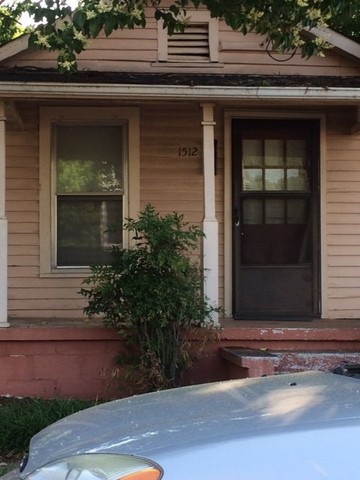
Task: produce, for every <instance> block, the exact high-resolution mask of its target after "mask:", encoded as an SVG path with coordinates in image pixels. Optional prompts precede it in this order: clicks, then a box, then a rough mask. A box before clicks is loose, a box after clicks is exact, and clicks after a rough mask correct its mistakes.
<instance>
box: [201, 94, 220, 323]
mask: <svg viewBox="0 0 360 480" xmlns="http://www.w3.org/2000/svg"><path fill="white" fill-rule="evenodd" d="M201 107H202V110H203V120H202V122H201V125H202V127H203V169H204V218H203V222H202V228H203V232H204V234H205V237H204V239H203V268H204V295H205V296H206V297H207V298H208V300H209V302H210V304H211V305H213V306H218V304H219V267H218V264H219V245H218V243H219V239H218V238H219V237H218V221H217V219H216V213H215V146H214V127H215V122H214V105H213V104H211V103H203V104H201ZM218 317H219V316H218V314H217V313H216V312H214V313H213V315H212V320H213V321H214V322H215V323H217V322H218V321H219V318H218Z"/></svg>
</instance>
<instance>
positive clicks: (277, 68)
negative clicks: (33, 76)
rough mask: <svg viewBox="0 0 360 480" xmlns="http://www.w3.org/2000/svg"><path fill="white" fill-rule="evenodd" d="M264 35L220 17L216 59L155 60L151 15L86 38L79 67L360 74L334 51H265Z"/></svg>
mask: <svg viewBox="0 0 360 480" xmlns="http://www.w3.org/2000/svg"><path fill="white" fill-rule="evenodd" d="M265 43H266V42H265V38H264V37H262V36H260V35H256V34H248V35H246V36H243V35H242V34H240V33H239V32H233V31H232V30H231V29H230V28H229V27H227V25H226V24H225V23H224V22H219V44H218V49H219V62H217V63H208V64H197V65H194V64H191V63H188V64H186V65H184V64H181V66H179V65H176V64H172V63H167V62H163V63H161V62H158V27H157V23H156V22H155V20H153V19H151V18H150V20H149V21H148V24H147V27H146V28H145V29H142V28H135V29H134V30H120V31H116V32H114V33H113V34H112V35H111V36H110V37H108V38H105V37H101V38H98V39H96V40H94V41H91V42H89V44H88V49H87V51H85V52H84V53H82V54H81V55H80V56H79V60H78V65H79V68H80V69H85V70H96V71H114V72H118V71H119V72H120V71H122V72H146V73H150V72H152V73H158V72H161V73H165V72H184V71H186V72H197V73H221V74H230V73H238V74H239V73H241V74H251V75H254V74H268V75H269V74H270V75H281V74H284V75H304V74H306V75H343V76H347V75H358V66H357V65H356V64H355V63H354V62H352V61H350V60H347V59H345V58H342V57H341V56H339V55H337V54H335V53H334V52H332V51H329V52H327V55H326V58H320V57H313V58H310V59H307V60H306V59H304V58H301V55H300V54H299V53H296V54H295V55H294V56H293V57H292V56H291V54H290V55H289V54H274V55H273V58H271V57H270V56H269V55H268V54H267V53H266V44H265ZM54 58H55V56H54V54H52V53H48V52H45V51H26V52H22V53H20V54H18V55H16V56H14V57H12V58H11V59H9V60H8V61H6V62H4V64H5V65H7V66H19V67H24V66H33V65H35V64H36V65H37V66H38V67H39V68H51V67H55V66H56V65H55V61H54Z"/></svg>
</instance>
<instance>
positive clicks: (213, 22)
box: [158, 10, 219, 66]
mask: <svg viewBox="0 0 360 480" xmlns="http://www.w3.org/2000/svg"><path fill="white" fill-rule="evenodd" d="M187 14H188V17H187V18H188V19H189V23H190V24H191V23H196V24H198V23H207V24H208V32H209V60H208V61H205V60H204V61H199V60H191V58H189V60H186V61H182V62H177V61H173V60H169V58H168V38H169V36H168V30H167V28H164V24H163V22H162V21H159V22H158V61H159V62H166V63H168V64H171V65H172V66H183V65H196V64H199V65H201V66H204V65H207V64H211V63H218V62H219V21H218V19H216V18H211V16H210V13H209V12H208V11H204V10H196V11H188V12H187Z"/></svg>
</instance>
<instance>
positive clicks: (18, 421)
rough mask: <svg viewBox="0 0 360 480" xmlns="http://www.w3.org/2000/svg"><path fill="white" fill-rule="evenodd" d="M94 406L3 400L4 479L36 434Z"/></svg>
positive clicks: (0, 443) (0, 471) (0, 460)
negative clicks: (68, 416) (58, 421)
mask: <svg viewBox="0 0 360 480" xmlns="http://www.w3.org/2000/svg"><path fill="white" fill-rule="evenodd" d="M93 405H94V402H91V401H87V400H74V399H60V398H54V399H52V400H44V399H40V398H15V397H2V396H0V476H2V475H5V473H7V472H8V471H9V470H11V469H13V468H14V467H15V466H16V465H18V464H19V462H20V461H21V458H22V457H23V456H24V454H25V453H26V451H27V448H28V445H29V441H30V439H31V437H32V436H33V435H35V433H37V432H39V431H40V430H42V429H43V428H45V427H46V426H48V425H50V424H51V423H54V422H56V421H57V420H60V419H61V418H63V417H66V416H67V415H70V414H72V413H75V412H77V411H79V410H83V409H84V408H88V407H91V406H93Z"/></svg>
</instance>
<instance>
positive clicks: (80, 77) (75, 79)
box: [0, 67, 360, 89]
mask: <svg viewBox="0 0 360 480" xmlns="http://www.w3.org/2000/svg"><path fill="white" fill-rule="evenodd" d="M0 75H1V81H0V83H1V84H3V83H8V82H29V83H61V84H63V83H64V84H71V83H74V84H79V83H84V84H106V85H151V86H176V85H178V86H187V87H253V88H254V87H257V88H265V87H292V88H301V87H307V88H324V89H328V88H360V76H326V75H323V76H314V75H245V74H220V73H218V74H214V73H212V74H203V73H201V74H199V73H140V72H100V71H78V72H76V73H60V72H58V71H57V70H54V69H42V68H34V67H31V68H30V67H22V68H19V67H16V68H4V67H0Z"/></svg>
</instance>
